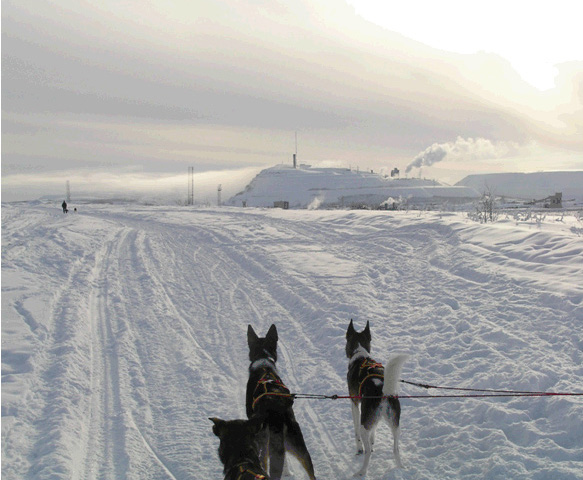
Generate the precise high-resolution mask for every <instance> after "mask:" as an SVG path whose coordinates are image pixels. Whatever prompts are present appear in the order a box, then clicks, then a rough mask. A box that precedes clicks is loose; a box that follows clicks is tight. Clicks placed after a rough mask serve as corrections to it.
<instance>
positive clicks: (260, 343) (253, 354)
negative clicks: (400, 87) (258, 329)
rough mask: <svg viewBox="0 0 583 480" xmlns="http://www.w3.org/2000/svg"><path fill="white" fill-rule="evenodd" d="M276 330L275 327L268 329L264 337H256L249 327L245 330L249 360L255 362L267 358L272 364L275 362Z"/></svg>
mask: <svg viewBox="0 0 583 480" xmlns="http://www.w3.org/2000/svg"><path fill="white" fill-rule="evenodd" d="M277 338H278V337H277V328H275V325H271V327H269V331H268V332H267V335H265V337H263V338H261V337H258V336H257V334H256V333H255V330H253V327H252V326H251V325H249V328H248V329H247V343H248V344H249V360H251V362H255V361H256V360H261V359H262V358H267V359H269V360H271V361H272V362H273V363H275V362H276V361H277Z"/></svg>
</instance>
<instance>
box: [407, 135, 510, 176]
mask: <svg viewBox="0 0 583 480" xmlns="http://www.w3.org/2000/svg"><path fill="white" fill-rule="evenodd" d="M516 148H517V147H516V146H515V145H513V144H510V143H507V142H497V143H493V142H491V141H490V140H488V139H485V138H467V139H465V138H462V137H458V138H457V140H456V141H455V142H447V143H434V144H433V145H431V146H430V147H428V148H426V149H425V150H424V151H422V152H421V153H419V154H418V155H417V156H416V157H415V158H414V159H413V161H412V162H411V163H409V165H407V168H406V170H405V173H409V172H410V171H411V170H412V169H413V168H421V167H429V166H431V165H433V164H434V163H437V162H441V161H442V160H443V159H444V158H445V157H450V158H452V159H463V160H484V159H488V158H502V157H507V156H509V155H511V154H512V153H514V152H515V150H516Z"/></svg>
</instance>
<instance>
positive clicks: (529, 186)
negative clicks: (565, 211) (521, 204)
mask: <svg viewBox="0 0 583 480" xmlns="http://www.w3.org/2000/svg"><path fill="white" fill-rule="evenodd" d="M456 185H457V186H464V187H470V188H473V189H475V190H477V191H478V192H480V193H483V192H484V191H487V190H489V191H491V192H492V193H493V194H495V195H504V196H508V197H513V198H519V199H523V200H538V199H542V198H545V197H548V196H549V195H553V194H555V193H557V192H561V193H562V194H563V199H564V200H570V199H574V200H575V201H576V202H577V203H579V204H581V203H583V171H574V172H536V173H492V174H479V175H468V176H467V177H465V178H464V179H463V180H461V181H459V182H458V183H456Z"/></svg>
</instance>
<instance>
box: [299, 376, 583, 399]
mask: <svg viewBox="0 0 583 480" xmlns="http://www.w3.org/2000/svg"><path fill="white" fill-rule="evenodd" d="M401 383H406V384H408V385H413V386H416V387H421V388H425V389H427V390H429V389H439V390H450V391H457V392H471V393H458V394H443V395H392V396H389V397H391V398H400V399H408V398H410V399H425V398H488V397H490V398H491V397H501V398H502V397H577V396H583V392H531V391H523V390H494V389H488V388H461V387H443V386H437V385H428V384H424V383H415V382H409V381H407V380H401ZM290 395H291V396H292V397H294V398H308V399H317V400H338V399H359V400H362V399H364V398H368V399H379V398H380V399H382V398H385V396H383V395H378V396H359V395H324V394H317V393H291V394H290Z"/></svg>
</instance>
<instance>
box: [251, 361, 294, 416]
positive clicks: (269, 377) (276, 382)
mask: <svg viewBox="0 0 583 480" xmlns="http://www.w3.org/2000/svg"><path fill="white" fill-rule="evenodd" d="M260 387H263V392H261V393H260V394H259V395H257V390H258V389H260ZM265 395H270V396H276V397H292V394H291V392H290V390H289V388H287V387H286V386H285V384H284V383H283V382H282V381H281V379H280V378H279V377H278V376H277V375H276V374H275V373H274V372H273V370H266V371H265V373H264V374H263V376H262V377H261V378H260V379H259V381H258V382H257V386H256V387H255V392H254V393H253V404H252V405H251V408H252V409H253V410H255V404H256V403H257V402H258V401H259V399H261V398H263V397H264V396H265Z"/></svg>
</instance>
